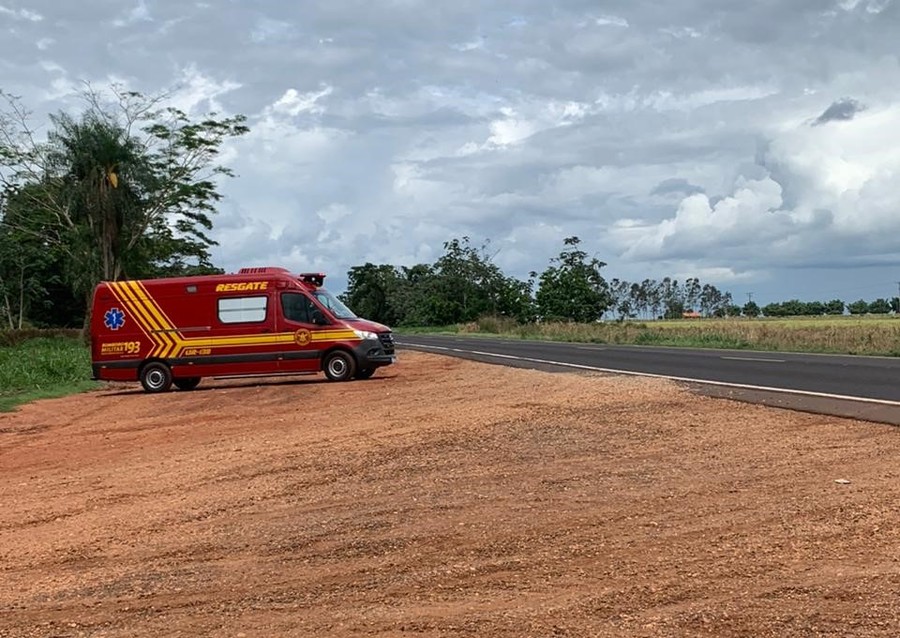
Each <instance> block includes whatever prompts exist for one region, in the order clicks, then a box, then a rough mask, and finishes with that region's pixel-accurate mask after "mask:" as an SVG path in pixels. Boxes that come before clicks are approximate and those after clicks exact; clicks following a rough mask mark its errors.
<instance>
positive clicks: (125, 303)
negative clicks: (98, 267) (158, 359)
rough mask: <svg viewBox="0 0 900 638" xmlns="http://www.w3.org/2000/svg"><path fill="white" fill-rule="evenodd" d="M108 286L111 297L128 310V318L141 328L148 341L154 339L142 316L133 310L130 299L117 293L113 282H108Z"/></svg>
mask: <svg viewBox="0 0 900 638" xmlns="http://www.w3.org/2000/svg"><path fill="white" fill-rule="evenodd" d="M108 287H109V291H110V292H111V293H112V295H113V297H115V298H116V300H117V301H118V302H119V303H120V304H122V305H123V306H124V307H125V309H126V310H127V311H128V316H129V318H130V319H131V320H132V321H134V322H135V323H136V324H137V326H138V328H140V329H141V332H143V333H144V335H145V336H146V337H147V338H148V339H149V340H150V341H155V340H154V339H153V336H152V335H151V331H150V330H149V329H148V328H147V324H146V323H145V322H144V321H143V318H142V317H141V316H140V314H139V313H138V311H137V310H135V308H134V306H132V304H131V301H130V300H129V299H127V298H126V297H124V296H122V295H121V294H120V293H119V291H118V290H117V288H116V286H115V285H114V282H110V283H109V285H108Z"/></svg>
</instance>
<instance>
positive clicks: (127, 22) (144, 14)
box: [113, 0, 153, 28]
mask: <svg viewBox="0 0 900 638" xmlns="http://www.w3.org/2000/svg"><path fill="white" fill-rule="evenodd" d="M152 21H153V18H152V17H151V16H150V9H149V8H148V7H147V2H146V0H138V3H137V5H136V6H135V7H134V8H133V9H131V10H130V11H129V12H128V13H127V14H125V16H124V17H122V18H116V19H115V20H113V26H115V27H118V28H122V27H129V26H132V25H135V24H138V23H140V22H152Z"/></svg>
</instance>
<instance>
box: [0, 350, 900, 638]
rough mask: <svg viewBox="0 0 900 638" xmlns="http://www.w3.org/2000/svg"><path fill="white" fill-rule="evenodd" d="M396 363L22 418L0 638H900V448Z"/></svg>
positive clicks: (681, 400)
mask: <svg viewBox="0 0 900 638" xmlns="http://www.w3.org/2000/svg"><path fill="white" fill-rule="evenodd" d="M401 355H402V360H401V363H399V364H398V365H397V366H394V368H393V369H389V370H387V371H384V372H383V373H380V374H379V375H376V377H375V378H373V379H372V380H370V381H366V382H352V383H348V384H328V383H324V382H322V381H319V380H318V378H315V380H314V378H300V379H299V380H297V379H294V380H292V381H290V382H285V381H274V382H270V383H268V384H259V382H258V381H253V382H250V381H232V382H208V383H204V384H203V385H201V388H200V389H198V390H197V391H195V392H181V393H178V392H175V393H171V394H167V395H164V396H150V395H145V394H142V393H139V392H136V391H135V390H134V389H133V388H127V389H126V390H125V391H123V390H121V389H119V390H112V391H105V392H102V393H95V394H90V395H82V396H78V397H72V398H68V399H60V400H52V401H43V402H39V403H37V404H34V405H30V406H26V407H24V408H23V409H22V410H21V411H20V412H18V413H15V414H8V415H0V504H2V508H0V636H3V637H7V636H8V637H19V636H22V637H30V636H48V637H49V636H58V637H63V636H73V637H74V636H90V637H92V638H94V637H98V638H99V637H107V636H116V637H126V636H127V637H150V636H152V637H154V638H158V637H160V636H230V637H247V638H250V637H263V636H265V637H280V636H307V635H309V636H312V635H316V636H323V635H332V636H358V635H384V636H387V635H391V636H394V635H409V636H416V635H419V636H456V635H471V636H510V637H512V636H515V637H517V638H518V637H523V636H697V635H710V636H748V637H750V636H753V637H758V636H892V637H893V636H896V635H897V634H898V631H900V508H898V504H900V480H898V478H900V430H898V429H896V428H894V427H891V426H883V425H874V424H869V423H863V422H856V421H849V420H842V419H837V418H829V417H822V416H814V415H807V414H800V413H792V412H787V411H780V410H775V409H770V408H763V407H754V406H748V405H743V404H738V403H731V402H728V401H723V400H716V399H708V398H701V397H696V396H693V395H691V394H689V393H688V392H686V391H684V390H681V389H679V388H678V387H676V386H675V385H672V384H669V383H666V382H662V381H657V380H645V379H634V378H614V377H601V376H587V375H568V374H566V375H564V374H548V373H542V372H534V371H527V370H517V369H508V368H501V367H493V366H487V365H483V364H477V363H472V362H465V361H460V360H455V359H447V358H440V357H437V356H432V355H424V354H419V353H410V352H402V353H401ZM836 479H847V480H850V481H851V483H849V484H839V483H836V482H835V480H836Z"/></svg>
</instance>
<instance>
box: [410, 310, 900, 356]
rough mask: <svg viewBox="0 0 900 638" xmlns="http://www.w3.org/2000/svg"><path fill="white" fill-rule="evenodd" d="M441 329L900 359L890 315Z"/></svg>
mask: <svg viewBox="0 0 900 638" xmlns="http://www.w3.org/2000/svg"><path fill="white" fill-rule="evenodd" d="M398 331H399V332H401V333H402V332H404V331H406V332H409V333H414V332H415V333H418V334H424V333H429V332H430V333H434V332H436V330H435V329H434V328H428V329H422V330H419V329H411V330H406V329H403V328H401V329H399V330H398ZM443 331H444V332H450V333H456V334H472V335H479V334H482V335H492V336H503V337H510V338H518V339H544V340H549V341H575V342H581V343H611V344H633V345H654V346H681V347H690V348H725V349H736V350H765V351H782V352H818V353H833V354H857V355H880V356H900V318H895V317H893V316H887V317H885V316H881V317H877V316H871V317H870V316H866V317H853V316H848V317H821V318H819V317H798V318H785V319H745V318H732V319H680V320H669V321H625V322H616V321H607V322H600V323H594V324H576V323H543V324H525V325H519V324H517V323H516V322H514V321H512V320H508V319H503V318H496V317H485V318H483V319H480V320H479V321H477V322H473V323H469V324H463V325H458V326H449V327H447V328H444V329H443Z"/></svg>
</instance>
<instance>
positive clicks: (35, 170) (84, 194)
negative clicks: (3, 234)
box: [0, 87, 249, 300]
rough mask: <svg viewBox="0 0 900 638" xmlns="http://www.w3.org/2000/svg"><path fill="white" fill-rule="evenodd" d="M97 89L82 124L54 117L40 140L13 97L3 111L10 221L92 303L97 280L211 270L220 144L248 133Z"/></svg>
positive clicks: (156, 100)
mask: <svg viewBox="0 0 900 638" xmlns="http://www.w3.org/2000/svg"><path fill="white" fill-rule="evenodd" d="M112 92H113V101H112V102H108V101H105V100H104V98H103V96H102V95H101V94H100V93H98V92H97V91H94V90H93V89H91V88H90V87H88V88H87V89H85V91H84V92H83V93H82V96H81V97H82V98H83V100H84V103H85V110H84V112H83V113H82V114H81V116H80V117H78V118H75V117H72V116H70V115H68V114H65V113H60V114H57V115H54V116H52V117H51V128H50V132H49V133H48V136H47V139H46V140H45V141H41V140H39V139H38V137H37V135H36V133H35V129H34V128H32V126H31V123H30V114H29V113H28V112H27V111H26V110H25V109H24V107H22V105H21V104H20V103H19V101H18V100H17V99H15V98H12V97H10V96H7V95H5V94H0V95H2V96H3V97H5V98H6V102H7V105H8V111H7V112H6V113H5V114H3V115H2V116H0V185H2V188H3V196H4V200H6V201H10V200H13V199H19V200H21V203H22V213H23V214H22V215H20V216H18V217H17V218H15V219H14V220H9V219H5V220H4V221H5V223H6V224H7V225H9V226H11V227H13V228H14V229H15V230H16V231H17V232H20V233H23V234H25V235H30V236H32V237H35V238H37V239H39V240H40V241H41V242H43V243H44V244H45V245H47V246H49V247H52V248H53V249H54V250H58V251H60V252H61V253H62V254H63V255H65V258H66V260H65V261H66V266H67V268H66V270H65V275H66V277H67V279H68V281H69V283H70V285H71V286H72V287H73V289H74V290H75V291H76V292H77V293H79V294H80V295H82V296H83V297H84V298H85V299H86V300H87V297H88V296H89V294H90V292H91V290H92V289H93V286H94V285H95V284H96V283H97V282H99V281H101V280H116V279H120V278H122V277H125V276H128V277H142V276H154V275H156V274H159V273H160V272H169V273H171V272H173V271H179V270H195V271H209V270H211V269H212V265H211V263H210V260H209V259H210V256H209V247H210V246H212V245H214V244H215V242H214V241H213V240H212V239H210V238H209V236H208V235H207V233H208V231H209V230H210V229H211V228H212V220H211V215H212V214H214V213H215V203H216V202H217V201H219V199H220V197H221V196H220V195H219V193H218V190H217V188H218V187H217V179H218V178H220V177H222V176H229V175H231V174H232V173H231V171H230V170H229V169H227V168H225V167H223V166H221V165H218V164H216V161H217V158H218V154H219V149H220V147H221V145H222V144H223V143H224V142H225V140H227V139H228V138H230V137H234V136H239V135H243V134H244V133H246V132H247V131H248V130H249V129H247V127H246V126H244V121H245V118H244V117H243V116H235V117H225V118H219V117H218V116H217V115H216V114H215V113H213V114H210V115H208V116H207V117H205V118H203V119H202V120H200V121H198V122H195V121H192V120H191V119H190V118H189V117H188V116H187V115H186V114H185V113H184V112H182V111H180V110H178V109H176V108H174V107H166V106H164V105H163V104H164V101H165V97H166V96H155V97H147V96H144V95H143V94H140V93H137V92H130V91H121V90H119V89H117V88H115V87H114V88H113V90H112Z"/></svg>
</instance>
